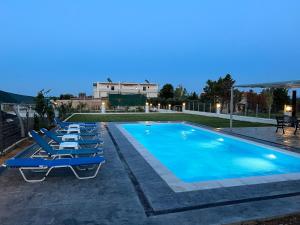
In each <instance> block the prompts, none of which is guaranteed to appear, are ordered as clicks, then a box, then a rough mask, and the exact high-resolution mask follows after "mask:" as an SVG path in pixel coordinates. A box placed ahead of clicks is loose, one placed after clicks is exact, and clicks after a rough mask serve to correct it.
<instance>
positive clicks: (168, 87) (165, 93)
mask: <svg viewBox="0 0 300 225" xmlns="http://www.w3.org/2000/svg"><path fill="white" fill-rule="evenodd" d="M159 97H160V98H163V99H169V98H174V88H173V85H172V84H165V85H164V86H163V87H162V89H161V90H160V92H159Z"/></svg>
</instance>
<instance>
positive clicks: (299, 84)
mask: <svg viewBox="0 0 300 225" xmlns="http://www.w3.org/2000/svg"><path fill="white" fill-rule="evenodd" d="M235 87H239V88H300V80H292V81H281V82H271V83H257V84H244V85H235Z"/></svg>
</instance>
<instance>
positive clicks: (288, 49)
mask: <svg viewBox="0 0 300 225" xmlns="http://www.w3.org/2000/svg"><path fill="white" fill-rule="evenodd" d="M299 12H300V1H299V0H287V1H282V0H242V1H241V0H226V1H225V0H187V1H183V0H181V1H177V0H151V1H143V0H120V1H116V0H107V1H101V0H86V1H83V0H81V1H79V0H26V1H24V0H1V1H0V29H1V30H0V78H1V81H0V90H5V91H11V92H16V93H22V94H30V95H35V94H36V92H37V91H38V90H40V89H42V88H45V89H52V90H53V91H52V94H53V95H58V94H60V93H73V94H77V93H78V92H81V91H84V92H87V93H88V94H91V92H92V83H93V81H105V80H106V78H107V77H110V78H111V79H112V80H113V81H137V82H142V81H144V80H145V79H148V80H150V81H152V82H157V83H159V84H160V85H162V84H164V83H166V82H171V83H173V84H174V85H177V84H183V85H184V86H185V87H187V88H188V90H189V91H193V90H195V91H197V92H199V91H201V90H202V88H203V86H204V84H205V81H206V80H207V79H216V78H218V77H219V76H221V75H224V74H226V73H231V74H232V75H233V77H234V79H236V80H237V83H240V84H241V83H255V82H266V81H282V80H293V79H300V63H299V59H300V41H299V40H300V13H299Z"/></svg>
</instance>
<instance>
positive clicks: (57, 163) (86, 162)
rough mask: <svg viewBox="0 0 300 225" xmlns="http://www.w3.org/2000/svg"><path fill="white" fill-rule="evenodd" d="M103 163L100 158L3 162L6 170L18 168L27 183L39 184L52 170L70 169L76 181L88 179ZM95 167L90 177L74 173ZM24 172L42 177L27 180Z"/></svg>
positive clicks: (94, 174)
mask: <svg viewBox="0 0 300 225" xmlns="http://www.w3.org/2000/svg"><path fill="white" fill-rule="evenodd" d="M104 162H105V160H104V158H103V157H101V156H96V157H91V158H87V157H84V158H63V159H54V160H47V159H42V158H38V159H37V158H35V159H32V158H12V159H9V160H7V161H6V162H5V164H4V166H5V167H8V168H18V169H19V171H20V173H21V175H22V177H23V178H24V180H25V181H27V182H41V181H43V180H45V179H46V177H47V176H48V174H49V173H50V172H51V170H52V169H55V168H70V169H71V171H72V172H73V173H74V175H75V176H76V177H77V178H78V179H90V178H94V177H96V176H97V174H98V172H99V169H100V167H101V165H102V164H103V163H104ZM90 165H97V166H96V167H94V170H95V172H94V173H93V174H92V175H90V176H89V175H88V176H81V175H79V174H78V172H76V168H77V167H80V166H90ZM25 171H31V172H38V173H43V174H44V175H43V177H42V178H40V179H29V178H28V177H27V176H26V174H25Z"/></svg>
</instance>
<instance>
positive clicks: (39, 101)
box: [35, 91, 47, 119]
mask: <svg viewBox="0 0 300 225" xmlns="http://www.w3.org/2000/svg"><path fill="white" fill-rule="evenodd" d="M46 106H47V105H46V100H45V96H44V93H43V91H40V92H38V94H37V96H36V98H35V111H36V112H37V114H38V115H39V116H40V118H41V119H44V116H45V113H46V110H47V109H46V108H47V107H46Z"/></svg>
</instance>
